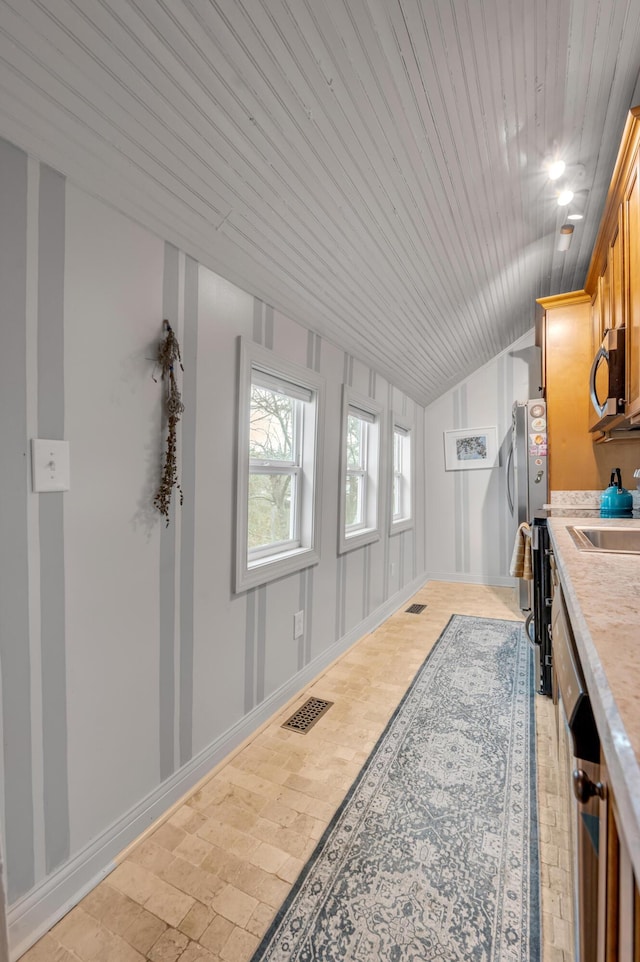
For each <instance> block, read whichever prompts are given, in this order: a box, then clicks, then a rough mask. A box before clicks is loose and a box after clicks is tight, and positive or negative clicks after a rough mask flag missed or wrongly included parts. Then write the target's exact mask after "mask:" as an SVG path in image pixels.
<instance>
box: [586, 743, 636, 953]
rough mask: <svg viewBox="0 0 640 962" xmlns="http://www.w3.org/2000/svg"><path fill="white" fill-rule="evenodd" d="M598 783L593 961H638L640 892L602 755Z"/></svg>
mask: <svg viewBox="0 0 640 962" xmlns="http://www.w3.org/2000/svg"><path fill="white" fill-rule="evenodd" d="M600 783H601V785H602V786H603V794H604V799H603V803H602V805H601V812H600V829H599V833H598V849H599V853H598V854H599V858H598V924H597V932H598V951H597V962H640V889H639V888H638V880H637V879H636V877H635V875H634V872H633V866H632V865H631V859H630V858H629V851H628V848H627V844H626V842H625V838H624V832H623V830H622V826H621V821H620V814H619V812H618V808H617V805H616V800H615V796H614V794H613V792H612V790H611V787H610V785H609V777H608V771H607V764H606V759H605V758H604V756H603V758H602V761H601V764H600Z"/></svg>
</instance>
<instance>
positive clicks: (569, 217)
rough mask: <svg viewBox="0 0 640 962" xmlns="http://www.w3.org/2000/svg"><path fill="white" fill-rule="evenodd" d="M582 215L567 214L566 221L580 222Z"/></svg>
mask: <svg viewBox="0 0 640 962" xmlns="http://www.w3.org/2000/svg"><path fill="white" fill-rule="evenodd" d="M583 217H584V214H567V220H582V218H583Z"/></svg>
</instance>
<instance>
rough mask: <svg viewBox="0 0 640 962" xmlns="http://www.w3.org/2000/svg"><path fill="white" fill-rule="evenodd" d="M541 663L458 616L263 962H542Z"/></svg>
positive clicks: (509, 627)
mask: <svg viewBox="0 0 640 962" xmlns="http://www.w3.org/2000/svg"><path fill="white" fill-rule="evenodd" d="M532 676H533V670H532V652H531V649H530V646H529V643H528V642H527V640H526V637H525V633H524V631H523V630H522V624H521V623H520V622H512V621H498V620H494V619H488V618H471V617H466V616H463V615H454V616H453V617H452V618H451V620H450V622H449V624H448V625H447V627H446V628H445V630H444V632H443V633H442V635H441V636H440V638H439V639H438V642H437V643H436V645H435V647H434V648H433V650H432V651H431V653H430V654H429V656H428V658H427V660H426V661H425V662H424V664H423V666H422V668H421V669H420V671H419V672H418V674H417V675H416V677H415V679H414V681H413V683H412V685H411V687H410V688H409V690H408V691H407V693H406V695H405V696H404V698H403V700H402V702H401V703H400V705H399V706H398V708H397V709H396V711H395V713H394V715H393V717H392V718H391V720H390V722H389V724H388V725H387V728H386V729H385V731H384V732H383V734H382V735H381V737H380V739H379V741H378V743H377V745H376V747H375V749H374V750H373V752H372V754H371V756H370V757H369V759H368V761H367V763H366V765H365V766H364V768H363V770H362V772H361V773H360V775H359V776H358V779H357V780H356V782H355V783H354V785H353V787H352V788H351V790H350V791H349V793H348V795H347V797H346V799H345V800H344V802H343V803H342V805H341V806H340V808H339V809H338V811H337V812H336V815H335V816H334V818H333V820H332V822H331V824H330V825H329V827H328V828H327V830H326V832H325V834H324V835H323V837H322V839H321V840H320V842H319V843H318V846H317V848H316V850H315V852H314V854H313V855H312V857H311V858H310V860H309V862H308V863H307V865H306V866H305V868H304V869H303V871H302V873H301V875H300V878H299V879H298V881H297V882H296V884H295V886H294V887H293V889H292V891H291V893H290V895H289V897H288V898H287V900H286V902H285V904H284V906H283V907H282V909H281V910H280V912H279V913H278V915H277V917H276V919H275V920H274V922H273V924H272V926H271V928H270V929H269V931H268V932H267V934H266V936H265V937H264V939H263V941H262V943H261V944H260V946H259V947H258V949H257V951H256V953H255V955H254V957H253V962H258V960H263V962H378V960H385V962H387V960H388V962H409V960H410V962H418V960H419V962H424V960H432V959H434V960H436V959H437V960H442V962H457V960H460V962H462V960H464V962H469V960H477V962H537V960H539V958H540V908H539V866H538V828H537V808H536V794H535V793H536V772H535V741H534V739H535V726H534V711H533V680H532Z"/></svg>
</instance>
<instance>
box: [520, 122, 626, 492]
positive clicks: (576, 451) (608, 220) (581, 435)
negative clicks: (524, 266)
mask: <svg viewBox="0 0 640 962" xmlns="http://www.w3.org/2000/svg"><path fill="white" fill-rule="evenodd" d="M538 304H539V305H540V306H541V308H542V314H541V316H539V317H538V319H537V321H536V343H537V344H538V345H539V346H540V347H541V348H542V358H543V386H544V391H545V398H546V401H547V421H548V437H549V489H550V491H565V490H575V491H584V490H601V489H602V488H604V487H606V486H607V484H608V481H609V478H610V475H611V472H612V471H613V469H614V468H615V467H620V468H621V470H622V477H623V483H625V484H626V486H627V487H630V486H632V484H633V482H632V477H633V472H634V470H635V469H636V468H639V467H640V430H636V428H638V429H640V107H634V108H633V109H632V110H631V111H630V112H629V115H628V118H627V123H626V125H625V130H624V134H623V138H622V142H621V145H620V150H619V152H618V158H617V161H616V166H615V169H614V172H613V177H612V179H611V184H610V187H609V192H608V195H607V201H606V204H605V209H604V213H603V216H602V219H601V222H600V228H599V231H598V235H597V238H596V243H595V246H594V249H593V252H592V255H591V261H590V263H589V269H588V271H587V277H586V280H585V286H584V290H580V291H573V292H571V293H568V294H559V295H557V296H553V297H544V298H540V299H539V300H538ZM613 327H618V328H621V327H624V328H625V354H626V386H625V412H624V419H623V421H624V423H623V425H622V426H623V427H624V428H629V427H631V428H632V430H624V431H619V430H612V431H609V432H608V433H605V432H604V431H600V432H597V431H596V432H593V433H592V432H590V430H589V428H590V426H591V410H592V408H591V401H590V398H589V375H590V371H591V364H592V362H593V359H594V357H595V355H596V351H597V350H598V348H599V346H600V344H601V343H602V340H603V335H604V331H605V330H607V329H611V328H613ZM597 376H598V377H599V378H601V379H602V377H604V378H605V379H606V378H607V371H606V367H605V366H604V365H601V366H600V367H599V369H598V374H597ZM596 387H597V388H598V389H599V390H598V396H599V397H601V398H606V397H607V394H606V390H607V387H608V384H607V383H605V385H604V386H602V385H601V384H599V383H598V381H596ZM618 427H619V425H618ZM599 442H604V443H599Z"/></svg>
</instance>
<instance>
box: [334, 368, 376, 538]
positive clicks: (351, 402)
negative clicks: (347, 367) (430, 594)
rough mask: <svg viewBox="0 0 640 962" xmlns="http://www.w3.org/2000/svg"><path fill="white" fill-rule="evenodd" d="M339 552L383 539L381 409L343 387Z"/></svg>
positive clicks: (372, 402) (369, 400) (368, 399)
mask: <svg viewBox="0 0 640 962" xmlns="http://www.w3.org/2000/svg"><path fill="white" fill-rule="evenodd" d="M342 407H343V417H342V486H341V511H340V538H339V551H340V552H345V551H349V550H351V549H352V548H359V547H361V546H362V545H365V544H370V543H371V542H372V541H375V540H377V539H378V538H379V537H380V526H379V511H378V508H379V497H378V494H379V488H380V414H381V410H382V409H381V408H380V406H379V405H378V404H377V403H376V402H375V401H373V400H372V399H370V398H364V397H360V396H359V395H357V394H355V393H354V392H353V391H352V390H351V389H350V388H348V387H347V386H346V385H345V386H344V388H343V401H342Z"/></svg>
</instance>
